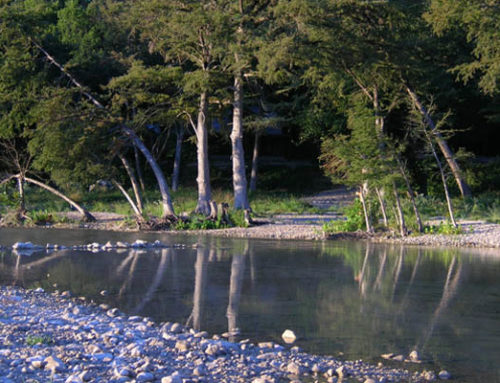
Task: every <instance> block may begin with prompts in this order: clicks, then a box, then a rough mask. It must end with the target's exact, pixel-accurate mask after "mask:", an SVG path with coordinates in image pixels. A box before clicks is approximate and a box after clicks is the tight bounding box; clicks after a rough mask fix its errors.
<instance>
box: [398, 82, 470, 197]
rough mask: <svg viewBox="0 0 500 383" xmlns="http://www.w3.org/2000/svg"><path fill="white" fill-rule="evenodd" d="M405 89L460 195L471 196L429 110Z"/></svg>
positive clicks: (410, 90) (409, 89)
mask: <svg viewBox="0 0 500 383" xmlns="http://www.w3.org/2000/svg"><path fill="white" fill-rule="evenodd" d="M406 91H407V92H408V94H409V95H410V98H411V100H412V102H413V104H414V105H415V107H416V108H417V110H418V111H419V112H420V113H421V114H422V116H423V117H424V121H425V123H426V124H427V125H428V126H429V128H430V130H431V133H432V134H433V136H434V137H435V138H436V142H437V144H438V146H439V149H440V150H441V152H442V153H443V156H444V158H445V159H446V162H447V163H448V166H449V167H450V169H451V172H452V173H453V177H454V178H455V181H456V183H457V185H458V188H459V189H460V193H461V194H462V197H471V196H472V192H471V190H470V187H469V185H468V184H467V182H466V181H465V179H464V177H463V175H462V171H461V170H460V167H459V166H458V163H457V162H456V161H455V155H454V154H453V151H452V150H451V149H450V147H449V146H448V143H447V142H446V140H445V139H444V138H443V136H442V135H441V133H439V131H438V130H437V127H436V125H435V124H434V121H433V120H432V118H431V116H430V115H429V112H428V111H427V109H426V108H425V106H424V105H423V104H422V103H421V102H420V100H419V99H418V97H417V95H416V93H415V92H414V91H413V90H412V89H411V88H410V87H409V86H408V85H406Z"/></svg>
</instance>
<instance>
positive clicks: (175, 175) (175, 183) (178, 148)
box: [172, 127, 184, 191]
mask: <svg viewBox="0 0 500 383" xmlns="http://www.w3.org/2000/svg"><path fill="white" fill-rule="evenodd" d="M175 134H176V136H177V139H176V140H175V157H174V170H173V172H172V190H173V191H177V190H178V189H179V174H180V171H181V154H182V141H183V140H184V128H182V127H180V128H177V129H176V131H175Z"/></svg>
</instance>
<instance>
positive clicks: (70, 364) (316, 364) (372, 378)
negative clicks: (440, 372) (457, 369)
mask: <svg viewBox="0 0 500 383" xmlns="http://www.w3.org/2000/svg"><path fill="white" fill-rule="evenodd" d="M0 344H1V346H0V382H2V383H8V382H9V383H10V382H26V383H28V382H49V381H50V382H54V383H57V382H67V383H71V382H87V381H88V382H116V383H118V382H123V383H125V382H161V383H168V382H175V383H180V382H183V383H187V382H253V383H265V382H288V381H294V382H300V381H302V382H313V381H315V382H337V381H340V380H341V377H344V382H345V381H350V380H352V381H356V380H357V381H361V382H367V383H375V382H400V381H410V380H411V381H412V382H422V381H426V380H433V379H435V374H434V373H433V372H430V371H423V372H414V373H411V372H408V371H407V370H404V369H394V368H391V367H386V366H383V365H382V363H380V364H379V365H378V366H373V365H370V364H367V363H364V362H362V361H350V362H349V361H340V360H337V359H334V358H332V357H325V356H315V355H309V354H306V353H303V352H300V350H297V349H293V348H292V349H288V348H285V347H283V346H280V345H277V344H273V343H270V342H268V343H259V344H257V345H254V344H251V343H250V342H248V341H241V342H239V343H231V342H228V341H226V340H223V339H222V338H220V337H219V336H214V337H209V336H208V334H207V333H206V332H198V331H194V330H193V329H189V328H185V327H183V326H182V325H179V324H176V323H162V324H156V323H154V322H152V321H150V320H149V319H148V318H142V317H137V316H126V315H124V314H122V313H120V312H119V311H118V310H117V309H112V308H109V307H106V306H105V305H101V306H96V305H95V304H92V303H89V302H86V301H85V299H84V298H72V297H71V295H70V293H69V292H64V293H61V294H60V293H52V294H48V293H45V292H43V291H42V290H41V289H38V290H23V289H21V288H17V287H0ZM402 366H403V364H402ZM403 367H404V366H403Z"/></svg>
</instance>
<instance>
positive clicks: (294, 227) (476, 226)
mask: <svg viewBox="0 0 500 383" xmlns="http://www.w3.org/2000/svg"><path fill="white" fill-rule="evenodd" d="M460 225H461V226H462V229H463V233H462V234H454V235H451V234H450V235H445V234H422V235H410V236H408V237H405V238H401V237H397V236H388V235H384V234H382V235H368V234H367V233H365V232H361V231H358V232H354V233H337V234H328V235H327V234H325V233H324V232H323V230H322V226H321V225H318V224H282V223H263V224H259V225H256V226H252V227H248V228H243V227H233V228H227V229H215V230H186V231H147V232H149V233H151V232H156V233H161V234H173V235H176V234H194V235H206V236H218V237H228V238H248V239H251V238H252V239H273V240H314V241H322V240H365V241H371V242H375V243H392V244H402V245H411V246H426V247H458V248H490V249H499V248H500V225H499V224H491V223H485V222H480V221H466V222H462V223H460ZM43 228H46V229H54V230H57V229H87V230H109V231H121V232H139V231H140V230H138V229H131V228H129V227H123V226H122V225H120V224H119V221H115V222H114V224H113V225H109V224H102V223H100V222H97V223H91V224H88V223H85V224H80V225H76V226H75V225H59V226H57V227H43ZM145 232H146V231H145Z"/></svg>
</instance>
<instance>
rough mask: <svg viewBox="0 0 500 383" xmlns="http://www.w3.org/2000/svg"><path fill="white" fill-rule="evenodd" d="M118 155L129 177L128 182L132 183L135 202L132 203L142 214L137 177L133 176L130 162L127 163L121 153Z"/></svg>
mask: <svg viewBox="0 0 500 383" xmlns="http://www.w3.org/2000/svg"><path fill="white" fill-rule="evenodd" d="M118 157H119V158H120V160H121V161H122V164H123V167H124V168H125V170H126V171H127V174H128V178H129V179H130V183H131V184H132V190H133V191H134V196H135V202H136V203H135V204H134V205H136V208H138V209H139V215H142V211H143V206H142V198H141V192H140V191H139V184H138V183H137V178H135V174H134V170H133V169H132V167H131V166H130V164H129V163H128V161H127V159H126V158H125V156H124V155H123V154H118ZM120 186H121V185H120ZM127 195H128V193H127Z"/></svg>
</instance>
